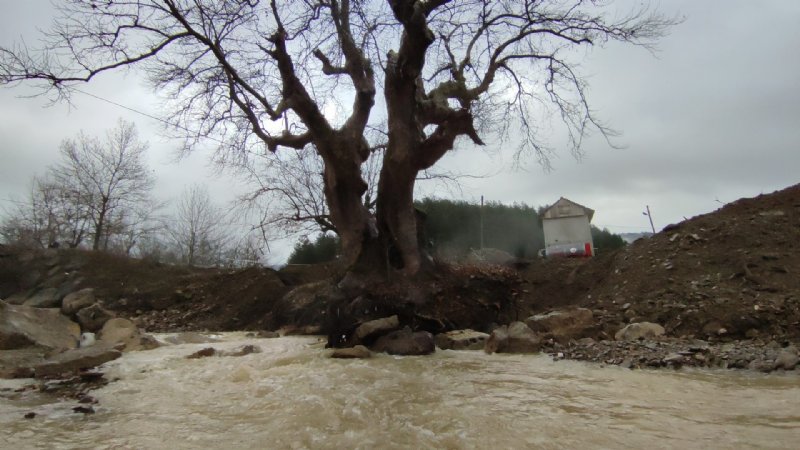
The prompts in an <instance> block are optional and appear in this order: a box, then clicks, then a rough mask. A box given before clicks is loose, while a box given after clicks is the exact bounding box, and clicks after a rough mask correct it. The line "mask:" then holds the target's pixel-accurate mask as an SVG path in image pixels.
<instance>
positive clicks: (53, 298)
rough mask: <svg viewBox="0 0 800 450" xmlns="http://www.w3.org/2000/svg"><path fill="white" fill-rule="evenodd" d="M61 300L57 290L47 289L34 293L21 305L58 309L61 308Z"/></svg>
mask: <svg viewBox="0 0 800 450" xmlns="http://www.w3.org/2000/svg"><path fill="white" fill-rule="evenodd" d="M61 298H62V297H61V293H60V292H59V290H58V288H54V287H49V288H44V289H41V290H39V291H36V293H34V294H33V295H31V296H30V297H28V298H27V300H25V303H23V304H24V305H25V306H30V307H33V308H58V307H59V306H61Z"/></svg>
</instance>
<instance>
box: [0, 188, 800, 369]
mask: <svg viewBox="0 0 800 450" xmlns="http://www.w3.org/2000/svg"><path fill="white" fill-rule="evenodd" d="M798 241H800V185H797V186H793V187H790V188H787V189H785V190H782V191H779V192H775V193H773V194H768V195H761V196H758V197H755V198H751V199H742V200H739V201H736V202H734V203H731V204H729V205H726V206H724V207H723V208H720V209H719V210H717V211H714V212H712V213H709V214H705V215H702V216H698V217H694V218H692V219H689V220H686V221H684V222H681V223H679V224H675V225H670V226H668V227H666V228H665V229H664V230H663V231H662V232H660V233H658V234H656V235H655V236H653V237H652V238H649V239H642V240H639V241H637V242H635V243H633V244H631V245H629V246H627V247H626V248H624V249H622V250H619V251H616V252H613V253H609V254H605V255H600V256H598V257H596V258H593V259H554V260H537V261H528V262H520V264H518V265H517V266H516V267H497V266H463V267H452V266H449V267H443V266H442V267H440V268H439V269H438V270H437V271H435V273H429V274H424V275H423V276H422V277H420V278H421V279H420V280H415V282H414V283H402V282H399V283H398V282H395V283H391V284H385V285H381V286H375V287H373V288H371V290H370V291H369V292H366V293H363V292H362V293H361V294H359V295H357V296H354V297H353V298H340V299H339V300H338V301H340V303H341V302H343V303H341V304H345V305H346V306H347V308H350V309H352V310H358V309H359V307H360V306H362V305H367V306H368V308H362V309H364V310H365V312H364V314H363V315H359V316H357V317H352V318H350V319H349V320H352V321H353V322H354V324H355V323H358V322H363V321H365V320H370V319H375V318H378V317H385V316H389V315H391V314H397V315H399V316H400V318H401V320H402V321H403V322H404V323H408V324H410V325H412V326H413V327H415V328H418V329H424V330H427V331H431V332H434V333H438V332H442V331H448V330H453V329H460V328H473V329H476V330H480V331H490V330H491V329H492V328H493V327H495V326H497V325H499V324H506V323H509V322H512V321H516V320H525V319H527V318H528V317H530V316H532V315H535V314H545V313H549V312H552V311H561V310H566V309H574V308H578V307H580V308H585V309H588V310H590V311H591V312H592V323H591V325H590V326H587V327H584V328H583V329H581V331H580V333H579V334H578V335H575V336H573V337H572V338H570V339H569V340H559V339H552V337H551V339H550V340H548V341H547V342H546V345H549V347H547V349H548V350H549V351H551V352H552V353H553V354H554V355H557V357H567V358H576V359H589V360H595V361H604V362H613V363H615V364H620V363H625V362H626V361H627V362H628V363H630V361H634V363H633V365H636V363H635V361H642V362H647V361H649V360H648V359H647V358H649V357H650V356H652V355H654V354H657V355H658V358H660V359H659V361H661V362H660V363H659V364H663V362H664V360H665V359H668V358H669V357H672V358H673V359H674V360H676V361H677V359H676V358H674V353H675V352H676V351H677V352H678V353H679V354H680V352H683V353H684V354H683V355H682V356H684V357H685V358H683V359H682V360H681V362H682V363H689V364H694V365H711V363H710V362H709V359H713V358H711V357H712V356H714V355H711V353H714V351H716V350H719V351H718V352H717V353H716V354H717V355H718V356H719V357H720V358H723V357H724V356H725V355H728V354H731V355H733V354H734V353H735V352H733V350H732V349H731V348H730V347H725V349H724V350H725V351H722V350H721V349H722V346H724V345H728V344H731V343H737V348H750V347H752V348H754V349H761V350H763V349H767V348H772V349H775V351H778V350H779V349H780V348H783V347H786V346H788V345H789V344H790V343H797V342H798V341H800V276H798V274H800V252H799V251H798V250H800V248H799V247H800V245H798ZM342 275H343V271H342V270H341V268H338V267H337V266H336V265H335V264H329V265H319V266H290V267H287V268H284V269H282V270H280V271H275V270H272V269H267V268H249V269H243V270H229V269H198V268H187V267H178V266H170V265H164V264H159V263H156V262H152V261H146V260H132V259H128V258H125V257H121V256H114V255H108V254H102V253H94V252H86V251H80V250H67V249H61V250H54V249H50V250H45V251H32V250H26V249H18V248H12V247H0V298H3V299H5V300H6V301H8V302H9V303H22V302H28V301H29V300H30V299H31V298H40V299H43V300H42V301H45V300H48V299H49V298H50V297H53V298H55V297H58V296H60V297H63V296H64V295H66V294H68V293H70V292H74V291H76V290H79V289H82V288H87V287H89V288H93V289H94V292H95V295H96V296H97V298H98V299H100V300H101V302H102V305H103V307H104V308H106V309H107V310H110V311H111V312H113V314H115V315H117V316H120V317H125V318H129V319H131V320H132V321H133V322H134V323H136V324H137V325H138V326H139V327H142V328H144V329H146V330H147V331H150V332H159V331H192V330H208V331H226V330H276V329H278V328H281V327H284V330H286V331H292V330H293V331H294V332H304V331H305V332H319V331H320V327H324V326H325V325H326V321H329V318H330V315H331V305H330V304H328V303H329V302H328V303H326V300H330V297H326V296H325V295H323V294H324V292H325V290H326V289H327V288H329V287H330V286H333V285H334V283H332V282H330V281H326V280H336V281H338V280H340V279H341V276H342ZM309 283H316V284H309ZM340 291H341V290H339V291H337V292H339V293H338V294H337V295H340V294H341V292H340ZM337 307H338V306H337ZM351 312H352V311H351ZM359 314H360V313H359ZM639 322H652V323H656V324H659V325H661V326H662V327H663V328H664V329H665V337H664V338H663V339H661V340H660V343H659V344H658V345H655V348H651V347H653V346H652V345H651V346H645V347H642V346H641V345H638V344H637V345H634V344H619V343H614V342H612V341H613V340H614V335H615V333H617V332H618V331H619V330H620V329H621V328H623V327H624V326H625V325H626V324H629V323H639ZM287 327H288V328H287ZM545 338H547V336H545ZM604 341H605V342H604ZM673 341H674V342H673ZM670 342H672V343H670ZM691 343H694V344H691ZM704 348H711V350H702V349H704ZM692 349H694V350H692ZM715 349H716V350H715ZM761 350H758V351H761ZM753 351H754V352H755V351H757V350H753ZM725 352H727V353H725ZM661 353H664V355H662V354H661ZM696 354H702V356H695V355H696ZM648 355H650V356H648ZM631 357H634V359H633V360H632V359H631ZM730 358H733V359H736V357H735V355H734V356H728V359H730ZM738 360H741V361H744V362H743V363H742V364H739V365H746V362H747V361H749V360H748V359H747V358H746V357H742V358H740V359H738ZM750 360H752V358H751V359H750ZM654 361H655V359H654ZM645 365H650V366H655V365H658V364H655V363H654V364H645ZM733 366H737V364H733Z"/></svg>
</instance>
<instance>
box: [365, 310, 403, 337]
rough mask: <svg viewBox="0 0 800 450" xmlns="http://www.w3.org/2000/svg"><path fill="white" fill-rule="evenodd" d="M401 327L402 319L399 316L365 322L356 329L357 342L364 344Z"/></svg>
mask: <svg viewBox="0 0 800 450" xmlns="http://www.w3.org/2000/svg"><path fill="white" fill-rule="evenodd" d="M399 327H400V319H398V318H397V316H396V315H395V316H391V317H384V318H382V319H375V320H370V321H369V322H364V323H362V324H361V325H359V326H358V328H356V332H355V338H356V341H357V342H364V341H365V340H369V339H370V338H372V337H375V336H378V335H382V334H386V333H388V332H390V331H394V330H396V329H398V328H399Z"/></svg>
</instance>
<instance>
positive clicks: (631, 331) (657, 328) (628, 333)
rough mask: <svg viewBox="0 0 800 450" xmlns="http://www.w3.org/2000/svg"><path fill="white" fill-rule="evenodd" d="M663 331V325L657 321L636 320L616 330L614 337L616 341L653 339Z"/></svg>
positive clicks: (662, 333) (661, 334)
mask: <svg viewBox="0 0 800 450" xmlns="http://www.w3.org/2000/svg"><path fill="white" fill-rule="evenodd" d="M664 333H665V330H664V327H662V326H661V325H659V324H657V323H652V322H637V323H631V324H628V325H626V326H625V328H623V329H621V330H619V331H617V334H615V335H614V339H616V340H618V341H636V340H639V339H654V338H657V337H659V336H663V335H664Z"/></svg>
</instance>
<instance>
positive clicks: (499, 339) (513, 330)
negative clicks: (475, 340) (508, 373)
mask: <svg viewBox="0 0 800 450" xmlns="http://www.w3.org/2000/svg"><path fill="white" fill-rule="evenodd" d="M541 347H542V340H541V338H540V337H539V336H538V335H537V334H536V333H535V332H534V331H533V330H531V329H530V327H528V326H527V325H525V324H524V323H522V322H512V323H511V324H510V325H508V326H505V325H504V326H502V327H500V328H496V329H495V330H494V331H492V334H491V336H489V340H487V341H486V346H485V347H484V351H486V353H537V352H538V351H539V350H540V349H541Z"/></svg>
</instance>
